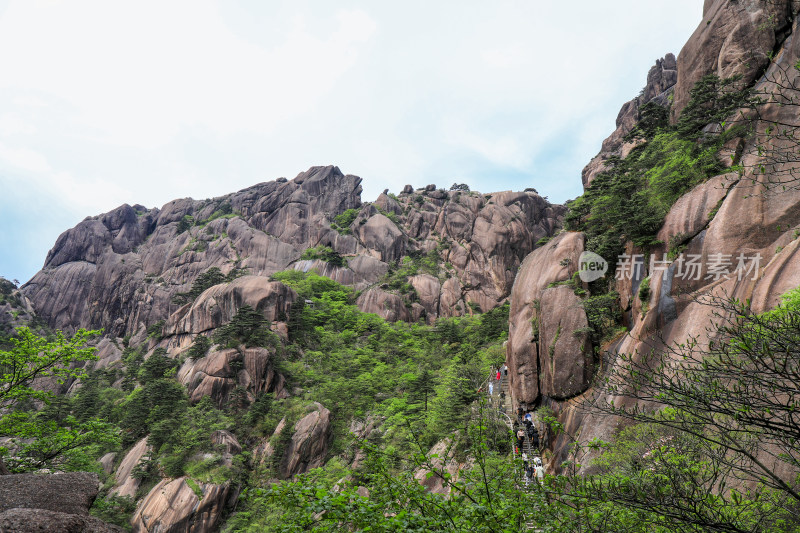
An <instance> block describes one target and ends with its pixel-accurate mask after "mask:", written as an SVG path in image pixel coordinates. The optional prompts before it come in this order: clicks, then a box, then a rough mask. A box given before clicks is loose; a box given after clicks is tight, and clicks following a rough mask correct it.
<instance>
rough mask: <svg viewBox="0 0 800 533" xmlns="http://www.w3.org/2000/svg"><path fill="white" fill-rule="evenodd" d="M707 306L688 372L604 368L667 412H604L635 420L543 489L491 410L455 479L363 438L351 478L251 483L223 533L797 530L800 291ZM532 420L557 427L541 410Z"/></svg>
mask: <svg viewBox="0 0 800 533" xmlns="http://www.w3.org/2000/svg"><path fill="white" fill-rule="evenodd" d="M714 303H715V305H716V307H715V308H716V309H717V310H718V311H719V313H720V317H721V320H722V322H721V323H719V324H718V328H719V333H720V340H719V341H718V342H717V343H714V344H712V345H711V346H709V347H706V348H704V347H703V346H702V345H699V344H697V343H695V342H689V343H687V344H684V345H679V346H676V347H675V350H676V351H677V352H678V354H679V355H681V356H682V357H686V358H687V360H688V362H687V364H688V365H689V366H690V367H691V370H692V371H691V372H688V373H678V374H676V373H674V372H669V373H665V372H664V371H663V368H664V367H663V364H664V359H663V358H662V357H661V356H654V357H655V358H654V359H648V358H644V360H643V361H641V360H640V358H639V357H638V356H623V362H624V364H628V365H637V366H634V367H632V368H628V369H627V370H626V371H624V372H620V374H619V379H614V377H613V376H614V374H613V373H612V374H611V376H612V378H611V381H610V386H613V388H607V389H606V392H609V393H613V394H620V393H622V394H623V395H626V396H630V397H632V398H635V399H638V400H647V401H650V402H652V401H654V400H656V401H657V402H658V403H661V404H662V405H666V406H667V407H666V408H664V409H661V410H652V409H650V410H641V409H638V408H632V409H625V408H619V407H617V406H615V405H614V404H608V405H607V406H606V407H605V409H608V410H609V411H608V412H614V413H615V414H618V415H622V416H624V417H627V418H631V419H633V420H634V421H635V422H638V423H637V424H636V425H633V426H630V427H624V428H623V429H621V430H620V431H619V432H618V434H617V435H616V438H615V441H614V442H612V443H604V442H600V441H592V442H588V443H585V444H584V445H583V446H578V445H575V446H573V448H572V452H571V453H570V455H569V457H568V460H567V461H565V462H564V463H563V465H562V470H561V471H562V474H561V475H559V476H546V477H545V479H544V483H543V484H542V485H539V484H538V483H533V484H531V485H530V486H529V487H528V488H527V490H526V486H525V484H524V483H523V482H522V481H521V479H520V475H519V471H520V468H519V467H520V465H519V464H514V462H513V461H511V460H510V459H509V457H508V455H507V454H505V453H503V452H499V451H498V450H497V449H496V447H495V446H493V445H492V443H491V442H490V439H489V435H490V434H492V433H495V434H500V435H501V436H502V435H503V434H504V433H505V432H504V431H503V430H502V429H500V430H498V429H497V428H493V427H492V420H493V415H492V413H493V411H491V410H488V409H487V410H484V409H482V408H481V407H477V412H478V413H479V414H478V416H477V417H475V418H473V419H471V420H470V421H469V423H468V424H467V425H466V426H465V427H464V428H463V429H464V430H463V431H462V432H460V433H459V435H460V437H458V438H462V439H466V440H467V441H468V444H467V446H466V447H465V451H466V453H467V454H468V455H469V456H470V457H472V458H473V462H471V463H470V465H471V466H468V467H467V468H466V470H464V471H462V472H461V473H460V475H459V476H458V477H451V476H450V475H449V474H447V472H446V465H447V462H449V461H452V460H457V459H454V457H453V456H452V455H451V454H450V453H449V452H447V453H443V454H440V455H439V456H427V455H426V454H425V453H424V452H425V450H426V449H427V446H426V445H425V444H424V443H419V446H418V447H417V448H416V449H414V448H412V449H409V450H406V451H404V452H401V453H398V452H397V450H396V449H394V448H392V447H390V446H387V445H386V443H385V442H378V443H375V442H369V441H362V442H360V446H361V447H362V448H363V449H364V451H365V452H366V454H367V459H366V461H365V462H364V464H363V465H362V466H361V467H360V468H359V469H357V471H356V472H348V470H347V469H346V468H344V467H343V466H342V465H341V464H340V463H337V462H336V461H331V462H330V463H329V464H328V465H327V466H326V467H325V468H323V469H318V470H315V471H312V472H311V473H309V474H307V475H305V476H301V477H299V478H298V479H296V480H294V481H292V482H284V483H281V484H278V485H275V486H271V487H264V488H258V487H256V486H251V488H250V489H248V491H247V492H246V493H245V494H244V495H243V500H244V502H245V503H244V505H243V506H242V510H241V511H240V512H239V513H237V514H236V515H235V516H234V517H233V519H232V520H231V521H230V522H229V530H230V531H261V530H270V531H282V532H284V531H285V532H294V531H341V530H355V531H387V532H388V531H466V530H468V531H520V530H524V529H526V528H531V529H534V530H538V531H547V532H574V531H626V532H641V533H645V532H647V533H649V532H656V533H671V532H675V531H682V532H696V533H700V532H706V531H718V532H741V533H744V532H748V533H756V532H761V531H770V532H772V531H775V532H794V533H796V532H798V531H800V513H799V512H798V511H800V497H798V488H799V487H800V478H798V477H797V472H798V469H800V461H798V449H797V446H796V443H797V442H798V440H800V433H798V429H797V425H796V424H795V423H793V422H791V421H792V420H793V415H792V413H796V410H797V408H798V407H797V406H798V400H799V398H798V394H800V393H799V392H798V390H797V387H796V379H797V372H798V369H800V349H798V346H800V289H798V290H795V291H792V292H791V293H790V294H788V295H787V296H786V298H785V299H784V302H783V304H781V305H780V306H779V307H778V308H777V309H775V310H774V311H769V312H767V313H762V314H753V313H751V312H749V311H748V310H747V308H746V306H744V305H743V304H741V303H738V302H735V301H716V302H714ZM727 311H734V313H733V314H732V315H731V314H730V313H728V312H727ZM674 355H675V354H674V353H672V354H670V353H667V354H666V355H665V356H664V357H670V356H673V357H674ZM679 360H681V359H679ZM640 361H641V362H640ZM631 370H634V371H635V372H633V373H631ZM776 394H777V395H778V396H775V395H776ZM776 398H780V401H774V400H775V399H776ZM595 407H596V406H594V405H588V404H587V408H589V409H592V410H594V409H595ZM603 409H604V408H603V407H602V406H601V410H603ZM473 411H474V410H473ZM539 418H540V419H542V420H543V421H544V422H546V423H547V424H548V425H550V428H551V431H553V432H556V433H559V432H563V430H564V428H563V426H562V425H561V424H560V423H559V422H558V421H557V420H556V419H555V418H554V417H553V416H552V414H551V413H549V412H547V410H545V409H542V410H540V412H539ZM503 427H504V426H503ZM507 435H508V434H507V433H505V437H503V438H507ZM572 438H574V436H573V437H572ZM587 452H588V453H592V454H593V455H594V456H595V457H596V458H595V459H593V460H592V463H591V466H592V468H591V471H590V473H583V474H580V475H579V474H578V471H579V469H580V467H581V464H580V463H581V461H582V459H583V458H584V457H586V453H587ZM759 459H761V460H762V461H763V462H762V463H759ZM442 461H444V463H442ZM776 461H778V463H776ZM781 465H782V466H783V467H786V466H788V467H790V468H789V469H786V468H782V467H781ZM776 467H777V468H776ZM419 468H422V469H423V471H424V470H427V471H428V472H430V474H429V475H433V476H437V477H438V476H441V483H442V484H443V485H445V486H447V487H449V489H450V491H451V495H450V496H448V497H444V496H441V495H438V494H431V493H429V492H427V491H426V490H425V489H424V488H422V487H421V485H420V483H419V479H418V478H415V477H414V476H413V475H412V474H413V472H415V471H417V470H418V469H419ZM792 472H794V474H792ZM347 474H349V475H350V477H346V475H347ZM359 486H361V487H366V488H367V489H368V490H369V496H368V497H365V496H364V495H363V494H364V493H363V491H358V490H357V489H358V487H359Z"/></svg>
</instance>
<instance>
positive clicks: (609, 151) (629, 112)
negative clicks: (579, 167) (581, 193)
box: [581, 54, 678, 189]
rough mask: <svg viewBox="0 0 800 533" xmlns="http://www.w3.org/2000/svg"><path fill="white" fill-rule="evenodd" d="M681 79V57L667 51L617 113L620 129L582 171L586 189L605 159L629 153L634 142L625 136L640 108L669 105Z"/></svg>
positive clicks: (601, 168) (609, 137)
mask: <svg viewBox="0 0 800 533" xmlns="http://www.w3.org/2000/svg"><path fill="white" fill-rule="evenodd" d="M677 82H678V70H677V60H676V59H675V56H674V55H673V54H667V55H665V56H664V57H663V58H661V59H657V60H656V64H655V65H653V66H652V67H650V71H649V72H648V73H647V83H646V84H645V86H644V88H643V89H642V92H641V94H639V96H637V97H636V98H634V99H633V100H629V101H628V102H625V103H624V104H622V108H621V109H620V110H619V114H618V115H617V123H616V129H615V130H614V132H613V133H612V134H611V135H609V136H608V137H607V138H606V139H605V140H604V141H603V145H602V147H601V149H600V153H599V154H597V155H596V156H594V157H593V158H592V160H591V161H590V162H589V163H588V164H587V165H586V166H585V167H584V169H583V172H582V173H581V180H582V181H583V187H584V189H585V188H586V187H588V186H589V185H590V184H591V183H592V180H593V179H594V178H595V177H596V176H597V175H598V174H599V173H601V172H603V171H604V170H605V169H606V166H605V163H604V161H605V160H606V159H608V158H609V157H612V156H617V157H625V156H626V155H627V152H629V151H630V149H631V148H632V146H633V144H632V143H626V142H625V136H626V135H627V134H628V133H630V132H631V130H633V128H634V127H635V126H636V124H637V123H638V122H639V111H640V109H641V108H642V106H644V105H645V104H647V103H650V102H653V103H656V104H658V105H661V106H664V107H668V106H669V103H670V102H669V97H670V95H671V94H672V92H673V90H674V88H675V85H676V83H677Z"/></svg>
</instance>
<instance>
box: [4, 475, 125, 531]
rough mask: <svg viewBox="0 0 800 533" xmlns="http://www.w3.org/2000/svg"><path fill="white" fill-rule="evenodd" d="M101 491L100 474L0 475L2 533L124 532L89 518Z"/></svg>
mask: <svg viewBox="0 0 800 533" xmlns="http://www.w3.org/2000/svg"><path fill="white" fill-rule="evenodd" d="M98 488H99V480H98V478H97V474H94V473H88V472H69V473H59V474H12V475H6V476H0V531H3V532H8V533H28V532H30V533H33V532H39V531H63V532H65V533H90V532H96V533H107V532H109V533H110V532H121V531H123V529H122V528H119V527H117V526H112V525H109V524H106V523H105V522H103V521H102V520H99V519H97V518H94V517H92V516H89V508H90V507H91V506H92V503H93V502H94V499H95V497H96V496H97V492H98Z"/></svg>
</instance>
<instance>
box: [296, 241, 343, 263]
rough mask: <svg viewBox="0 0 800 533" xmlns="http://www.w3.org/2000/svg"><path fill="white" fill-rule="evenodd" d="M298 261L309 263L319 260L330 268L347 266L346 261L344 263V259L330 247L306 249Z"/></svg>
mask: <svg viewBox="0 0 800 533" xmlns="http://www.w3.org/2000/svg"><path fill="white" fill-rule="evenodd" d="M300 259H305V260H311V261H313V260H315V259H319V260H320V261H325V262H326V263H328V264H329V265H332V266H337V267H343V266H347V261H345V259H344V257H342V256H341V255H339V252H337V251H336V250H334V249H333V248H331V247H330V246H323V245H319V246H314V247H312V248H306V249H305V250H303V255H301V256H300Z"/></svg>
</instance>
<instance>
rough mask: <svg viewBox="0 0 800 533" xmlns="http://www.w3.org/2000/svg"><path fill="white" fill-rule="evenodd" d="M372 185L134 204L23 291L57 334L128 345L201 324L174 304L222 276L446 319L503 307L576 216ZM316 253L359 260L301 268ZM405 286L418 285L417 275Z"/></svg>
mask: <svg viewBox="0 0 800 533" xmlns="http://www.w3.org/2000/svg"><path fill="white" fill-rule="evenodd" d="M360 182H361V178H358V177H357V176H352V175H344V174H342V173H341V172H340V171H339V169H338V168H336V167H314V168H311V169H310V170H308V171H307V172H303V173H301V174H299V175H298V176H297V177H296V178H295V179H293V180H286V179H284V178H281V179H279V180H277V181H273V182H269V183H262V184H259V185H255V186H253V187H250V188H248V189H244V190H242V191H239V192H237V193H233V194H230V195H227V196H224V197H220V198H215V199H213V200H205V201H197V200H192V199H188V198H187V199H182V200H175V201H172V202H170V203H168V204H166V205H165V206H163V207H162V208H160V209H146V208H144V207H142V206H139V205H136V206H129V205H123V206H120V207H119V208H117V209H115V210H114V211H111V212H109V213H106V214H104V215H100V216H96V217H89V218H87V219H86V220H84V221H83V222H81V223H80V224H78V225H77V226H76V227H75V228H73V229H71V230H69V231H66V232H65V233H63V234H62V235H61V236H60V237H59V238H58V240H57V242H56V244H55V246H54V247H53V249H52V250H51V251H50V253H49V254H48V256H47V260H46V261H45V265H44V268H43V269H42V271H40V272H39V273H37V274H36V275H35V276H34V277H33V278H32V279H31V280H30V281H29V282H28V283H26V284H25V285H24V287H23V288H22V293H23V294H24V295H25V296H27V297H28V298H29V299H30V300H31V302H32V304H33V306H34V307H35V308H36V310H37V311H38V312H39V314H40V315H41V316H42V317H43V318H44V319H45V320H46V321H47V322H48V323H49V324H50V325H51V326H53V327H54V328H58V329H67V330H71V329H75V328H77V327H93V328H104V329H105V331H106V333H107V334H111V335H114V336H118V337H123V336H125V335H132V334H135V333H136V332H137V331H141V330H142V329H143V328H145V327H147V326H149V325H151V324H153V323H156V322H158V321H159V320H166V319H168V318H170V317H171V316H172V315H173V314H175V313H178V314H179V315H180V316H184V315H185V314H186V313H188V314H189V315H190V318H183V319H180V320H183V322H182V323H183V326H181V327H186V324H185V322H186V320H190V321H191V320H194V318H191V317H195V316H197V312H196V311H195V310H188V311H187V310H186V309H181V307H180V306H179V305H178V304H175V303H173V299H174V297H175V296H176V295H177V294H178V293H180V292H185V291H188V290H189V288H190V287H191V285H192V282H193V281H195V280H196V279H197V277H198V276H199V275H200V274H202V273H203V272H206V271H207V270H208V269H210V268H212V267H217V268H219V269H220V270H221V271H222V273H224V274H227V273H230V272H231V271H237V272H246V273H247V274H250V275H253V276H262V277H263V276H269V275H270V274H273V273H275V272H277V271H280V270H284V269H287V268H296V269H302V270H309V269H315V270H318V271H320V272H321V273H322V274H323V275H326V276H328V277H330V278H332V279H334V280H336V281H338V282H340V283H343V284H346V285H350V286H352V287H354V288H356V289H357V290H365V293H364V294H363V295H362V298H361V299H360V300H359V303H360V304H361V305H362V307H363V309H364V310H367V311H370V312H376V313H378V314H381V315H382V316H384V317H386V318H390V319H403V320H418V319H419V318H421V317H428V318H429V319H431V320H432V319H434V318H435V317H437V316H451V315H453V314H465V313H468V312H470V304H471V305H473V306H474V305H477V306H479V307H480V308H481V309H484V310H488V309H491V308H493V307H494V306H496V305H497V304H498V303H499V302H501V301H503V300H504V299H505V298H506V297H507V296H508V294H509V293H510V291H511V284H512V283H513V279H514V275H515V274H516V269H517V267H518V266H519V264H520V263H521V261H522V259H523V258H524V257H525V255H527V254H528V253H529V252H530V251H531V250H533V248H534V246H535V243H536V242H537V241H538V240H539V239H541V238H542V237H546V236H550V235H552V234H553V233H554V232H555V231H556V230H557V229H558V228H559V227H560V217H561V215H562V213H563V208H562V207H561V206H554V205H551V204H549V203H548V202H547V201H545V200H544V199H543V198H541V197H540V196H539V195H538V194H536V193H533V192H524V193H511V192H503V193H496V194H493V195H485V196H484V195H481V194H479V193H474V192H468V191H444V190H442V189H439V190H437V189H436V187H435V186H432V185H431V186H428V187H426V188H424V189H419V190H413V189H412V188H411V187H410V186H407V187H406V189H405V190H404V192H403V193H401V194H400V195H399V196H396V197H392V196H389V195H387V194H382V195H381V196H380V197H379V198H378V199H377V200H376V201H375V202H374V203H371V204H362V202H361V198H360V193H361V187H360V185H359V184H360ZM347 210H355V211H350V212H348V218H349V220H346V221H345V222H344V223H345V226H344V227H339V226H338V225H336V223H335V222H334V220H335V218H336V217H337V215H342V214H343V213H345V212H346V211H347ZM340 222H342V220H341V219H340ZM332 225H334V226H335V228H336V229H334V227H332ZM316 246H327V247H330V248H331V249H333V250H335V252H337V253H338V254H340V255H341V256H343V257H344V258H346V262H343V263H341V264H335V263H332V262H326V261H322V260H319V259H316V260H315V259H314V258H313V257H312V258H311V259H309V260H301V256H302V255H303V252H304V251H305V250H306V249H308V248H311V247H316ZM425 254H434V256H435V257H434V258H433V260H432V261H431V262H430V267H429V268H428V270H427V273H426V274H423V273H422V272H420V275H419V276H417V275H416V274H417V272H409V273H410V274H412V276H410V277H412V279H411V285H413V287H408V286H405V287H400V289H402V290H399V289H398V288H397V287H395V286H389V285H388V284H386V283H381V282H382V280H384V279H385V278H386V275H387V272H389V271H390V270H395V269H396V268H397V263H398V262H400V263H402V261H403V259H404V258H406V257H410V258H419V257H421V256H423V255H425ZM396 277H397V276H396ZM401 277H402V278H403V279H401V280H400V281H401V282H402V283H400V284H399V285H404V284H405V283H406V282H407V280H406V279H405V278H406V277H409V276H401ZM176 321H179V319H178V318H170V324H173V323H175V322H176ZM206 326H207V325H206ZM206 326H201V327H206ZM170 327H173V326H170ZM191 327H197V324H195V325H194V326H191Z"/></svg>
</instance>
